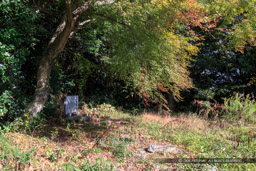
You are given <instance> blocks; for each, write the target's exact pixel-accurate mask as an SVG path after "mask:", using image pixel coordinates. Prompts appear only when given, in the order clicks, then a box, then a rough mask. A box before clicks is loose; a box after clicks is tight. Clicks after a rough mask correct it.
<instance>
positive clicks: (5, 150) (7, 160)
mask: <svg viewBox="0 0 256 171" xmlns="http://www.w3.org/2000/svg"><path fill="white" fill-rule="evenodd" d="M0 142H1V147H0V160H1V161H2V162H1V164H2V165H3V167H6V168H9V169H11V168H12V169H17V170H19V169H21V170H22V169H24V167H25V165H28V164H29V162H30V161H31V158H32V151H26V152H24V151H20V150H19V149H18V148H16V147H14V146H13V145H12V144H11V142H10V141H8V139H6V138H4V137H3V136H2V135H0Z"/></svg>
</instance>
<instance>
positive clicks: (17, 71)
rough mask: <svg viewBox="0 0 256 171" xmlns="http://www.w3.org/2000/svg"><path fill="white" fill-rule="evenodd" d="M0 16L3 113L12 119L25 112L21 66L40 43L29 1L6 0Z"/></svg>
mask: <svg viewBox="0 0 256 171" xmlns="http://www.w3.org/2000/svg"><path fill="white" fill-rule="evenodd" d="M0 15H1V16H2V17H1V18H0V28H1V29H0V76H1V80H0V92H1V93H0V100H1V102H0V113H1V116H3V115H5V114H6V113H8V117H9V118H12V119H13V118H15V117H16V116H17V115H20V114H21V113H23V112H24V105H25V103H26V98H24V96H22V93H23V92H22V90H21V86H20V85H21V83H22V82H24V75H23V73H22V72H21V67H22V65H23V64H24V63H25V61H26V56H28V55H29V53H30V50H31V48H33V46H34V45H35V43H36V42H37V41H38V40H37V39H36V38H35V37H34V34H35V25H34V22H35V20H36V13H35V12H34V11H33V10H32V9H31V8H29V7H28V1H20V0H10V1H9V0H3V1H1V2H0ZM25 97H26V96H25Z"/></svg>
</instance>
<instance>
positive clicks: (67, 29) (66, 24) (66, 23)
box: [28, 0, 116, 117]
mask: <svg viewBox="0 0 256 171" xmlns="http://www.w3.org/2000/svg"><path fill="white" fill-rule="evenodd" d="M115 1H116V0H104V1H96V2H95V3H94V4H92V1H88V2H85V3H83V4H82V5H80V6H78V4H79V2H80V1H79V0H77V1H76V3H75V5H74V8H75V9H74V10H73V11H72V5H71V0H65V5H66V14H65V15H64V16H63V17H62V21H61V22H60V24H59V25H58V27H57V29H56V31H55V33H54V35H53V36H52V38H51V40H50V42H49V44H48V46H47V47H46V49H45V51H44V52H43V57H42V59H41V61H40V64H39V67H38V71H37V84H36V90H35V94H34V98H33V100H32V102H31V103H30V105H29V109H28V110H29V113H30V115H32V116H33V117H35V116H37V114H38V113H39V112H40V111H41V110H42V109H43V107H44V105H45V103H46V101H47V99H48V95H49V80H50V74H51V69H52V66H53V63H54V61H55V59H56V58H57V56H58V55H59V53H60V52H61V51H62V50H63V49H64V47H65V45H66V43H67V41H68V39H69V37H70V36H71V35H72V34H73V32H74V31H76V30H77V28H78V27H80V26H82V25H83V24H85V23H87V22H90V21H93V20H94V19H91V20H87V21H83V22H81V23H78V19H79V17H80V16H81V15H82V14H83V12H85V11H86V10H87V9H88V8H89V6H90V5H91V6H93V7H96V6H104V5H109V4H113V3H114V2H115ZM77 6H78V7H77Z"/></svg>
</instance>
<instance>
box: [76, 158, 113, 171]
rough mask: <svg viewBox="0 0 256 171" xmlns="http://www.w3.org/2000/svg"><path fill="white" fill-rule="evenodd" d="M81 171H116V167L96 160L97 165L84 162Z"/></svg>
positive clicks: (108, 162) (99, 159) (107, 162)
mask: <svg viewBox="0 0 256 171" xmlns="http://www.w3.org/2000/svg"><path fill="white" fill-rule="evenodd" d="M81 170H88V171H105V170H106V171H110V170H114V165H113V164H112V163H111V162H110V161H108V160H107V161H103V160H102V159H101V158H98V159H96V163H94V164H92V163H90V162H89V161H85V162H83V164H82V166H81Z"/></svg>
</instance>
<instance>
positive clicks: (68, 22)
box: [65, 0, 73, 24]
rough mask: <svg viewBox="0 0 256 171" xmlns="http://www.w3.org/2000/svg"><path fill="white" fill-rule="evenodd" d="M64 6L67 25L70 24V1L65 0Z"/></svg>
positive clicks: (71, 17)
mask: <svg viewBox="0 0 256 171" xmlns="http://www.w3.org/2000/svg"><path fill="white" fill-rule="evenodd" d="M65 5H66V16H67V24H72V22H73V15H72V8H71V0H65Z"/></svg>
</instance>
